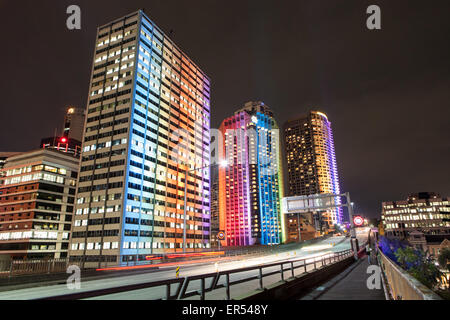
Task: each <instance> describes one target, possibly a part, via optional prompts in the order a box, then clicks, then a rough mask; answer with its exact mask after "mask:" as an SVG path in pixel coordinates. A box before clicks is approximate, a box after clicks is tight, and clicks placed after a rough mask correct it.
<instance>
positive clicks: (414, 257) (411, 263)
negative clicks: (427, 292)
mask: <svg viewBox="0 0 450 320" xmlns="http://www.w3.org/2000/svg"><path fill="white" fill-rule="evenodd" d="M394 255H395V256H396V258H397V263H398V264H399V265H400V266H401V267H402V268H403V269H405V270H407V271H408V272H409V273H410V274H411V275H412V276H413V277H414V278H416V279H417V280H419V281H420V282H422V283H423V284H424V285H426V286H427V287H429V288H430V289H433V288H435V287H436V285H437V284H438V283H439V281H440V279H441V276H442V273H441V271H440V270H439V268H438V267H437V266H436V264H435V263H434V261H433V260H432V259H429V258H427V256H426V254H425V252H423V251H422V250H417V249H414V248H412V247H406V248H399V249H397V251H396V252H395V253H394Z"/></svg>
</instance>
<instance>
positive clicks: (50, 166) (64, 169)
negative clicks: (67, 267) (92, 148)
mask: <svg viewBox="0 0 450 320" xmlns="http://www.w3.org/2000/svg"><path fill="white" fill-rule="evenodd" d="M78 163H79V160H78V159H77V158H76V157H74V156H72V155H70V154H67V153H63V152H59V151H56V150H50V149H40V150H35V151H30V152H25V153H21V154H19V155H15V156H11V157H8V160H7V161H6V164H5V166H4V168H3V169H2V170H0V256H1V255H4V256H9V257H11V258H14V259H25V258H27V259H41V258H64V257H67V252H68V245H69V237H70V230H71V225H72V216H73V213H74V205H75V192H76V183H77V175H78Z"/></svg>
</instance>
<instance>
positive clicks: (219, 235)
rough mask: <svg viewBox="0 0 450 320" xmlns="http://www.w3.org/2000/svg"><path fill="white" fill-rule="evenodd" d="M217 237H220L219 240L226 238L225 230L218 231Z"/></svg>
mask: <svg viewBox="0 0 450 320" xmlns="http://www.w3.org/2000/svg"><path fill="white" fill-rule="evenodd" d="M217 239H219V240H224V239H225V232H223V231H219V232H218V233H217Z"/></svg>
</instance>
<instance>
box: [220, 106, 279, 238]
mask: <svg viewBox="0 0 450 320" xmlns="http://www.w3.org/2000/svg"><path fill="white" fill-rule="evenodd" d="M220 131H221V133H222V134H223V137H224V138H223V148H222V150H223V157H224V158H225V159H226V160H227V163H228V165H227V166H226V167H221V168H219V190H220V192H219V198H220V199H219V208H220V229H221V230H224V231H225V234H226V241H224V244H225V245H228V246H246V245H253V244H265V245H271V244H279V243H281V242H283V240H284V234H283V231H284V230H283V226H284V224H283V220H284V217H283V215H282V213H281V205H280V197H281V195H282V181H281V166H280V148H279V132H278V127H277V124H276V122H275V120H274V118H273V116H272V112H271V110H270V109H269V108H268V107H267V106H265V105H264V104H263V103H262V102H259V101H258V102H248V103H246V104H245V106H244V108H242V109H240V110H238V111H236V112H235V114H234V115H233V116H231V117H229V118H227V119H225V120H224V121H223V122H222V125H221V127H220Z"/></svg>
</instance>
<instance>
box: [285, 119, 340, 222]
mask: <svg viewBox="0 0 450 320" xmlns="http://www.w3.org/2000/svg"><path fill="white" fill-rule="evenodd" d="M284 146H285V157H286V175H287V180H286V195H288V196H300V195H312V194H320V193H334V194H339V193H340V188H339V177H338V171H337V165H336V155H335V151H334V141H333V132H332V130H331V122H330V121H328V118H327V116H326V115H325V114H324V113H322V112H318V111H311V112H309V113H308V114H306V115H304V116H302V117H300V118H298V119H295V120H290V121H288V122H287V123H286V124H285V125H284ZM336 201H340V199H339V198H336ZM322 220H323V221H324V222H325V223H326V224H327V225H328V227H332V225H333V224H336V223H339V222H341V220H342V209H332V210H329V211H328V212H324V213H322ZM293 221H295V219H293Z"/></svg>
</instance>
